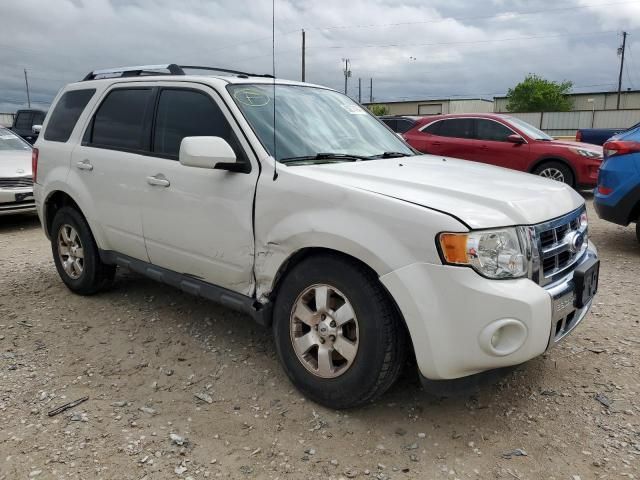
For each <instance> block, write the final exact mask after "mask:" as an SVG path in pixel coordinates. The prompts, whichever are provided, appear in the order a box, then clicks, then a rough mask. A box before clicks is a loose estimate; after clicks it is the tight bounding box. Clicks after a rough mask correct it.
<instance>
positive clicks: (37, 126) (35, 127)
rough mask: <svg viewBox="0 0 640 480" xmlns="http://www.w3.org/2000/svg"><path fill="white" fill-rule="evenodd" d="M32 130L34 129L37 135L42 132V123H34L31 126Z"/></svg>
mask: <svg viewBox="0 0 640 480" xmlns="http://www.w3.org/2000/svg"><path fill="white" fill-rule="evenodd" d="M31 131H32V132H33V133H34V134H35V135H38V134H40V132H41V131H42V125H33V126H32V127H31Z"/></svg>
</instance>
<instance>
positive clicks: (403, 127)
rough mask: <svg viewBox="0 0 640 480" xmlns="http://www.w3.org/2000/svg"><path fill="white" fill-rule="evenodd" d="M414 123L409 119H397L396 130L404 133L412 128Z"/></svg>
mask: <svg viewBox="0 0 640 480" xmlns="http://www.w3.org/2000/svg"><path fill="white" fill-rule="evenodd" d="M413 125H414V123H413V122H412V121H411V120H398V127H397V128H396V132H398V133H406V132H408V131H409V130H411V129H412V128H413Z"/></svg>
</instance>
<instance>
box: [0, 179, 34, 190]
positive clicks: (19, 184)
mask: <svg viewBox="0 0 640 480" xmlns="http://www.w3.org/2000/svg"><path fill="white" fill-rule="evenodd" d="M29 187H33V179H32V178H31V177H9V178H0V188H29Z"/></svg>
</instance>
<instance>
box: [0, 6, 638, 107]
mask: <svg viewBox="0 0 640 480" xmlns="http://www.w3.org/2000/svg"><path fill="white" fill-rule="evenodd" d="M275 11H276V17H275V30H276V35H275V43H276V71H277V75H278V76H279V77H283V78H289V79H300V43H301V33H300V32H301V29H303V28H304V29H305V31H306V32H307V81H309V82H314V83H319V84H323V85H327V86H330V87H333V88H336V89H338V90H342V89H343V88H344V76H343V71H342V70H343V68H344V64H343V62H342V60H341V59H343V58H349V59H350V60H351V71H352V77H351V79H350V80H349V95H351V96H352V97H354V98H357V95H358V78H362V85H363V88H362V95H363V100H364V99H368V97H369V88H368V85H369V78H373V89H374V92H373V95H374V99H375V100H377V101H389V100H402V99H426V98H443V97H450V96H459V97H483V98H491V97H492V96H493V95H498V94H503V93H505V92H506V91H507V89H508V88H509V87H511V86H513V85H514V84H515V83H517V82H518V81H519V80H521V79H522V78H523V77H524V76H525V75H526V74H527V73H528V72H534V73H537V74H539V75H542V76H544V77H546V78H549V79H552V80H571V81H573V82H574V85H575V86H576V87H575V91H602V90H614V89H615V88H616V83H617V75H618V73H617V69H618V62H619V60H618V57H617V55H616V49H617V47H618V46H619V44H620V42H621V35H620V32H621V31H622V30H627V31H628V32H629V33H630V37H629V39H628V46H629V47H630V48H629V50H628V51H627V52H628V53H627V66H628V67H627V70H626V72H625V75H624V78H623V80H624V83H623V86H624V88H629V87H630V88H634V89H640V0H635V1H629V0H627V1H624V0H618V1H615V0H609V1H607V0H565V1H563V2H558V1H557V0H538V1H536V0H482V1H477V0H348V1H345V0H322V1H318V0H276V2H275ZM271 27H272V25H271V0H251V1H249V0H179V1H177V0H2V2H1V4H0V31H1V32H2V36H1V37H0V112H3V111H14V110H15V109H16V108H19V107H20V106H23V105H25V104H26V94H25V88H24V76H23V75H24V74H23V69H24V68H26V69H27V70H28V72H29V80H30V86H31V99H32V102H43V106H45V107H46V106H47V102H50V101H51V99H52V97H53V96H54V95H55V93H56V92H57V91H58V90H59V89H60V88H61V87H62V86H63V85H64V84H66V83H69V82H72V81H75V80H78V79H80V78H82V77H83V76H84V75H85V74H86V73H87V72H89V71H90V70H92V69H95V68H104V67H112V66H122V65H141V64H142V65H144V64H155V63H179V64H199V65H215V66H219V67H227V68H234V69H239V70H245V71H250V72H256V73H261V72H267V73H270V72H271Z"/></svg>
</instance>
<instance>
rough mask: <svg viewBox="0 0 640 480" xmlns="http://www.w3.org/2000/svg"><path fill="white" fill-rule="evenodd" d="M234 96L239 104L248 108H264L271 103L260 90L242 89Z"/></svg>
mask: <svg viewBox="0 0 640 480" xmlns="http://www.w3.org/2000/svg"><path fill="white" fill-rule="evenodd" d="M233 96H234V98H235V99H236V100H237V101H238V102H240V103H241V104H243V105H247V106H248V107H264V106H265V105H268V104H269V102H270V101H271V99H270V98H269V97H268V96H266V95H265V94H264V93H262V92H261V91H260V90H255V89H253V88H242V89H240V90H237V91H236V92H234V94H233Z"/></svg>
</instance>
